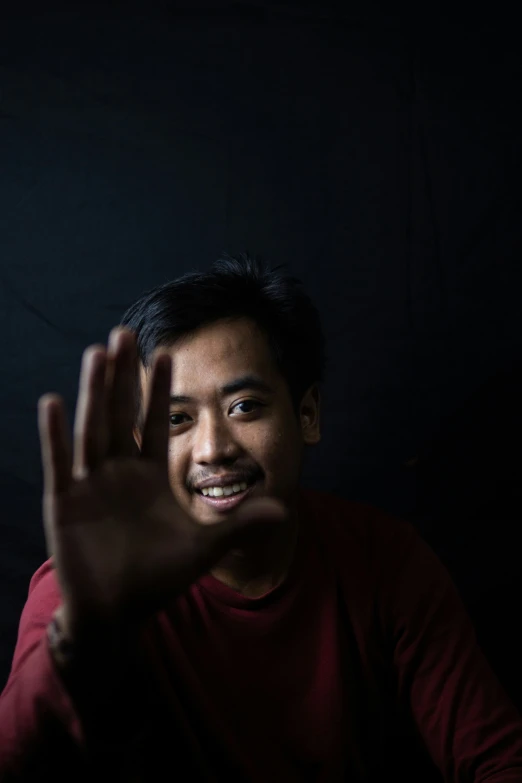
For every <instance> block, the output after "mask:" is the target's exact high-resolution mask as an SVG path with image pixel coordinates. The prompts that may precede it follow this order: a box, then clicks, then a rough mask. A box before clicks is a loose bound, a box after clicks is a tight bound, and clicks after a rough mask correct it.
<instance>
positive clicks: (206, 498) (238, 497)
mask: <svg viewBox="0 0 522 783" xmlns="http://www.w3.org/2000/svg"><path fill="white" fill-rule="evenodd" d="M255 486H256V485H255V482H254V484H250V486H248V487H247V488H246V489H244V490H242V491H241V492H237V493H235V494H234V495H228V496H227V497H225V496H224V495H222V496H221V497H217V498H214V497H210V495H202V494H201V493H200V492H196V493H195V495H196V497H197V498H198V500H200V501H201V502H202V503H204V504H205V505H206V506H210V508H213V509H215V510H216V511H222V512H225V511H230V510H231V509H233V508H236V506H239V504H240V503H242V502H243V500H244V499H245V498H246V497H248V495H249V494H250V493H251V492H252V490H253V489H254V488H255Z"/></svg>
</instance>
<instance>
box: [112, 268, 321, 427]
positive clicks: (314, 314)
mask: <svg viewBox="0 0 522 783" xmlns="http://www.w3.org/2000/svg"><path fill="white" fill-rule="evenodd" d="M283 266H284V265H282V264H281V265H279V266H277V267H275V268H273V269H269V268H268V267H267V266H266V265H265V264H264V263H262V262H260V261H259V260H258V259H256V258H252V257H250V256H249V255H248V254H245V253H243V254H241V255H239V256H229V255H225V256H223V257H221V258H219V259H218V260H217V261H215V262H214V263H213V264H212V266H211V268H210V270H209V271H207V272H187V273H185V274H184V275H182V276H181V277H178V278H177V279H175V280H173V281H171V282H167V283H164V284H162V285H158V286H156V287H155V288H153V289H151V290H149V291H147V292H145V293H144V294H143V295H142V296H141V297H140V298H139V299H138V300H137V301H136V302H135V303H134V304H133V305H131V306H130V307H129V308H128V309H127V310H126V312H125V313H124V315H123V318H122V319H121V322H120V323H121V325H122V326H126V327H127V328H129V329H131V330H132V331H133V332H134V333H135V335H136V340H137V347H138V357H139V361H140V362H141V364H142V365H143V367H144V368H145V370H146V369H147V368H148V367H149V366H150V365H151V363H152V357H153V353H154V351H155V350H156V349H157V348H158V347H172V346H173V345H174V344H175V343H176V341H177V340H178V339H180V338H181V337H183V336H185V335H188V334H190V333H193V332H195V331H196V330H198V329H199V328H200V327H202V326H205V325H209V324H212V323H214V322H216V321H219V320H236V319H239V318H250V319H251V320H253V321H254V322H255V323H256V325H257V326H258V328H260V330H261V331H262V333H264V335H265V337H266V338H267V340H268V344H269V348H270V350H271V353H272V356H273V358H274V361H275V363H276V365H277V367H278V369H279V371H280V372H281V374H282V376H283V377H284V378H285V380H286V382H287V384H288V387H289V392H290V396H291V399H292V404H293V408H294V411H295V412H296V413H297V411H298V407H299V403H300V401H301V399H302V397H303V395H304V393H305V392H306V391H307V389H308V388H309V387H310V386H311V385H313V384H314V383H317V384H320V383H321V382H322V380H323V376H324V370H325V365H326V357H325V340H324V335H323V331H322V326H321V319H320V316H319V312H318V310H317V309H316V307H315V306H314V304H313V302H312V301H311V299H310V298H309V296H308V295H307V294H306V293H305V292H304V290H303V288H302V283H301V281H300V280H299V279H298V278H296V277H292V276H289V275H286V274H283V273H281V272H280V271H278V270H280V269H281V268H282V267H283ZM135 394H136V416H135V419H136V426H137V427H138V429H139V430H141V429H142V427H143V423H144V411H143V406H142V399H141V396H142V395H141V386H140V379H139V373H138V374H137V378H136V389H135Z"/></svg>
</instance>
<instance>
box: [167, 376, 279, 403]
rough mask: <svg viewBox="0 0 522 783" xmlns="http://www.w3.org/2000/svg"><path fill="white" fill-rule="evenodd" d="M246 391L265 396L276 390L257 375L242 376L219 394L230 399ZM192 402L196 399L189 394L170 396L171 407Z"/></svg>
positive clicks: (221, 389)
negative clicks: (261, 393)
mask: <svg viewBox="0 0 522 783" xmlns="http://www.w3.org/2000/svg"><path fill="white" fill-rule="evenodd" d="M246 389H252V390H255V391H260V392H264V393H265V394H273V393H274V389H273V388H272V387H271V386H269V385H268V383H266V381H263V380H262V379H261V378H259V377H258V376H257V375H242V376H241V377H240V378H236V379H235V380H233V381H229V382H228V383H225V385H224V386H222V387H221V388H220V390H219V393H220V395H221V397H228V396H229V395H230V394H236V393H237V392H240V391H244V390H246ZM191 402H194V397H190V396H189V395H187V394H171V395H170V404H171V405H174V404H176V405H183V404H188V403H191Z"/></svg>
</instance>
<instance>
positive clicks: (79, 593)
mask: <svg viewBox="0 0 522 783" xmlns="http://www.w3.org/2000/svg"><path fill="white" fill-rule="evenodd" d="M53 517H54V518H53V519H52V521H51V525H49V526H48V527H49V528H51V529H53V530H54V531H55V533H54V540H53V541H52V550H53V553H54V559H55V564H56V566H57V568H58V572H59V574H60V577H61V580H62V582H63V584H64V586H66V589H67V590H68V591H69V592H70V593H71V594H72V595H74V601H75V603H76V604H77V605H78V609H79V608H80V606H81V607H82V611H87V607H89V611H90V612H92V611H98V612H99V611H101V610H102V609H103V608H105V610H106V611H108V612H111V611H113V609H114V608H115V607H117V606H119V605H121V603H122V601H123V595H122V593H124V594H126V595H128V593H129V592H130V585H129V584H128V583H129V578H130V577H131V578H132V580H133V581H136V577H137V576H138V574H140V578H139V582H140V590H141V591H142V593H143V594H150V595H154V594H156V593H158V592H159V591H160V590H161V584H160V583H161V581H162V580H164V579H165V574H163V573H162V561H163V562H165V555H166V552H167V549H166V548H168V550H169V556H172V553H173V551H176V552H177V553H178V555H179V556H180V557H181V558H183V557H184V556H186V555H187V549H188V545H189V541H190V540H191V539H190V537H191V535H192V534H193V525H192V524H191V523H190V520H188V519H187V518H186V517H185V515H184V514H183V513H182V512H181V509H179V507H177V505H176V503H175V501H174V498H173V496H172V493H171V491H170V487H169V485H168V482H167V481H166V480H165V478H164V476H163V473H162V472H160V471H159V470H158V466H157V465H155V464H154V463H148V462H146V461H145V460H137V459H128V460H120V461H118V462H116V461H113V462H106V463H105V464H104V465H103V466H102V467H101V468H100V469H98V470H96V471H95V472H94V473H93V474H92V475H91V476H89V477H88V478H84V479H80V480H79V481H76V482H74V483H73V484H72V486H71V488H70V490H69V492H68V493H67V494H65V495H63V496H61V497H59V498H57V500H56V503H55V508H54V512H53ZM50 543H51V542H49V544H50ZM143 563H147V573H146V574H144V573H140V572H142V571H143ZM93 564H94V567H93ZM154 581H156V582H158V584H157V585H155V584H154Z"/></svg>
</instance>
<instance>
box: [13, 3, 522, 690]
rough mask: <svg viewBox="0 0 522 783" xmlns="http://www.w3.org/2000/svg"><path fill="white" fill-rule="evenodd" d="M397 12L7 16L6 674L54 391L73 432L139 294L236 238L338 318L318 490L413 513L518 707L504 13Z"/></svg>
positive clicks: (515, 206)
mask: <svg viewBox="0 0 522 783" xmlns="http://www.w3.org/2000/svg"><path fill="white" fill-rule="evenodd" d="M388 5H390V6H391V4H388ZM384 6H385V4H382V6H380V7H379V6H378V5H376V4H372V5H370V4H366V5H365V6H364V10H360V9H356V8H355V7H350V6H349V5H345V4H340V3H338V4H334V3H327V2H323V3H297V2H296V3H287V4H285V5H283V4H277V3H272V4H268V3H264V4H263V3H256V2H242V3H224V2H207V3H204V2H196V0H192V1H191V2H190V3H170V4H167V3H164V4H156V5H155V6H153V5H149V6H148V10H145V6H140V5H139V4H137V3H135V4H134V5H129V4H126V5H125V7H123V4H122V5H121V6H120V7H117V6H108V5H107V4H104V5H103V6H102V4H93V3H90V4H88V5H87V4H83V5H82V4H75V5H74V4H73V5H72V6H71V7H67V6H66V4H62V5H61V6H60V5H59V4H55V5H47V6H46V9H47V10H45V11H44V10H42V8H40V10H39V11H38V12H35V11H29V10H28V9H27V8H26V7H25V6H24V7H22V6H17V9H16V10H11V11H7V10H5V9H4V10H2V12H1V20H0V22H1V24H0V313H1V318H2V322H1V327H2V328H1V335H2V337H3V345H2V349H3V350H2V357H3V367H2V369H3V374H2V383H1V385H0V395H1V405H0V427H1V444H2V448H1V451H0V490H1V495H0V497H1V501H2V502H1V507H0V619H1V624H2V634H1V637H0V687H1V684H2V683H3V682H4V681H5V678H6V677H7V674H8V671H9V666H10V662H11V657H12V652H13V647H14V643H15V638H16V632H17V627H18V620H19V615H20V611H21V609H22V606H23V603H24V601H25V598H26V595H27V587H28V582H29V578H30V576H31V574H32V573H33V571H34V570H35V568H36V567H37V566H38V565H39V564H40V563H41V561H42V560H43V559H44V557H45V548H44V542H43V533H42V523H41V509H40V504H41V468H40V453H39V441H38V434H37V427H36V403H37V400H38V397H39V396H40V395H41V394H43V393H44V392H46V391H59V392H60V393H62V394H63V395H64V397H65V399H66V401H67V404H68V409H69V413H70V420H71V422H72V418H73V414H74V406H75V400H76V391H77V381H78V372H79V366H80V360H81V355H82V352H83V350H84V348H85V347H86V346H87V345H88V344H89V343H91V342H95V341H100V340H101V341H104V340H105V339H106V337H107V333H108V331H109V329H110V328H111V327H112V326H113V325H114V324H115V323H117V321H118V320H119V318H120V316H121V315H122V313H123V311H124V310H125V308H126V307H127V306H128V304H129V303H130V302H132V301H133V300H134V299H135V298H136V297H137V296H138V295H139V294H140V293H141V292H142V291H143V290H145V289H147V288H150V287H151V286H153V285H155V284H157V283H161V282H164V281H166V280H168V279H171V278H174V277H176V276H177V275H179V274H181V273H182V272H184V271H186V270H188V269H197V268H205V267H207V266H208V265H209V264H210V263H211V262H212V261H213V260H214V259H215V258H216V256H217V255H219V253H220V252H221V251H222V250H227V251H229V252H232V253H235V252H241V251H244V250H248V251H250V252H251V253H254V254H257V255H259V256H260V257H261V258H263V259H264V260H266V261H268V262H270V263H272V264H278V263H287V264H288V268H289V269H290V271H292V272H293V273H294V274H297V275H298V276H300V277H301V279H302V280H303V282H304V283H305V285H306V287H307V289H308V290H309V291H310V293H311V294H312V295H313V297H314V298H315V300H316V302H317V304H318V305H319V307H320V309H321V312H322V314H323V320H324V327H325V332H326V336H327V339H328V346H329V373H328V378H327V382H326V384H325V386H324V415H323V421H324V424H323V430H324V432H323V440H322V443H321V444H320V446H318V447H317V448H316V449H315V450H314V452H313V453H311V454H310V459H309V462H308V464H307V467H306V471H305V483H306V484H307V485H308V486H312V487H314V486H315V487H318V488H321V489H326V490H331V491H333V492H336V493H340V494H342V495H347V496H350V497H353V498H354V499H358V500H364V501H368V502H371V503H374V504H376V505H378V506H381V507H382V508H385V509H386V510H388V511H391V512H393V513H395V514H399V515H401V516H404V517H407V518H410V519H412V520H413V521H414V522H415V524H416V525H417V526H418V528H419V530H420V531H421V532H422V533H423V535H424V536H425V537H426V538H427V539H428V540H429V541H430V542H431V543H432V545H433V546H434V547H435V548H436V550H437V551H438V553H439V554H440V556H441V557H442V559H443V560H444V562H445V563H446V564H447V565H448V567H449V568H450V569H451V571H452V573H453V574H454V577H455V579H456V581H457V583H458V584H459V586H460V587H461V590H462V593H463V595H464V597H465V600H466V601H467V602H468V605H469V607H470V611H471V612H472V613H473V616H474V618H475V620H476V623H477V628H478V630H479V634H480V636H481V639H482V641H483V644H484V647H485V649H486V650H487V652H488V654H489V655H490V657H491V660H492V661H493V663H494V665H495V667H496V668H497V671H498V673H499V675H500V676H501V677H502V678H503V680H504V682H505V684H506V686H507V687H508V689H509V691H510V693H511V694H512V696H513V698H515V700H517V702H518V703H519V704H521V703H522V698H521V694H522V688H521V677H520V675H519V674H518V660H519V658H520V653H521V651H522V648H521V647H520V642H518V641H517V640H518V626H519V623H520V610H519V605H520V590H521V584H522V582H521V579H520V565H519V563H520V559H519V550H518V548H517V532H518V530H517V528H518V519H519V517H520V513H519V503H518V497H517V487H518V475H519V473H517V470H518V467H519V462H520V458H519V454H518V446H519V441H518V437H517V432H518V430H517V427H518V426H519V422H518V419H517V416H518V408H519V400H520V395H519V394H518V390H519V389H520V386H521V385H522V384H520V381H517V377H518V376H517V374H516V373H517V367H518V366H519V361H520V360H519V356H520V350H521V342H522V333H521V328H520V326H521V324H520V321H521V308H520V283H521V274H520V251H521V245H522V241H521V240H522V234H521V222H520V215H521V210H520V189H519V178H520V172H521V163H522V161H521V157H522V153H521V145H520V134H521V111H520V77H521V55H520V46H519V45H518V42H517V40H516V32H515V27H516V25H515V22H514V19H510V18H509V17H506V16H502V14H501V12H500V7H496V15H495V17H494V18H490V17H489V16H488V17H486V15H485V14H483V15H482V16H481V17H480V16H478V15H477V14H478V13H479V12H478V11H477V9H474V10H473V13H471V11H470V10H469V8H467V7H465V6H455V5H454V6H453V7H452V14H451V17H450V16H447V15H445V14H444V13H443V12H442V11H441V10H440V7H439V11H438V12H437V13H435V12H432V13H428V12H427V11H425V13H424V15H423V16H421V14H420V13H419V11H417V12H415V11H414V10H412V7H408V6H406V4H403V5H400V4H394V9H395V10H394V12H393V13H392V12H391V11H390V10H389V9H388V10H383V7H384ZM108 8H109V9H110V10H108ZM470 8H471V6H470ZM457 11H458V12H457ZM488 13H489V14H491V11H490V10H489V11H488ZM502 373H504V374H502ZM486 382H490V384H492V389H493V391H490V393H489V397H488V398H487V400H488V401H485V400H484V399H483V398H482V397H481V396H480V394H481V392H480V390H481V388H482V387H483V386H484V384H485V383H486ZM517 382H518V384H519V385H518V386H517V385H516V384H517ZM488 388H489V387H488ZM476 394H478V395H479V396H478V397H476V400H478V401H476V402H473V403H471V402H469V399H470V395H476ZM473 399H475V397H474V398H473ZM500 413H502V416H500V415H499V414H500ZM463 422H467V425H466V426H467V429H466V428H463V426H464V425H463ZM507 443H509V444H510V445H509V447H508V446H507V445H506V444H507ZM416 456H417V457H418V459H417V461H416V462H415V464H413V465H410V466H407V465H406V464H405V463H406V462H407V461H409V460H412V459H413V458H414V457H416ZM508 474H509V476H511V480H510V483H509V488H508V489H506V488H505V487H504V488H503V489H501V490H498V483H499V481H501V480H502V478H503V477H504V478H505V477H506V475H508ZM493 490H495V491H497V501H498V497H499V495H500V496H502V497H504V498H507V497H508V495H507V493H508V492H511V494H510V495H509V502H506V503H504V506H503V508H502V509H501V510H499V509H498V506H497V505H496V501H495V494H494V491H493ZM488 493H489V494H488ZM486 495H488V498H489V499H488V500H487V502H486Z"/></svg>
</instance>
